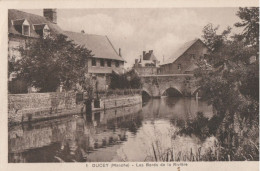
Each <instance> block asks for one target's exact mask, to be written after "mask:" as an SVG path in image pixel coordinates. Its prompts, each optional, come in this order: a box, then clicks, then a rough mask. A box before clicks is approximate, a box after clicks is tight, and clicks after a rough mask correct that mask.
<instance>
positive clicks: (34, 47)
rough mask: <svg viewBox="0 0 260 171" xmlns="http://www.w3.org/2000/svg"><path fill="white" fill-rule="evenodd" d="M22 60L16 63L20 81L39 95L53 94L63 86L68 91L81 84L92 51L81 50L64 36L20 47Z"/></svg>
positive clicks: (81, 48) (40, 40) (29, 42)
mask: <svg viewBox="0 0 260 171" xmlns="http://www.w3.org/2000/svg"><path fill="white" fill-rule="evenodd" d="M18 50H19V52H20V54H21V59H20V60H18V61H17V62H16V63H15V67H14V68H15V69H14V70H15V71H16V72H17V77H18V78H22V79H23V80H26V82H27V84H28V86H33V87H36V88H38V89H39V91H40V92H52V91H56V89H57V88H58V87H59V86H60V85H63V87H64V89H65V90H70V89H72V88H73V87H75V85H76V83H79V84H82V83H83V82H84V79H85V75H84V74H85V72H86V71H87V65H86V61H87V58H89V57H91V56H92V55H91V51H89V50H88V49H86V48H84V47H82V46H78V45H76V44H75V43H73V41H72V40H69V39H68V38H67V37H66V36H65V35H62V34H60V35H57V36H56V37H47V38H40V39H37V40H34V41H28V42H27V43H26V45H25V48H24V47H19V49H18Z"/></svg>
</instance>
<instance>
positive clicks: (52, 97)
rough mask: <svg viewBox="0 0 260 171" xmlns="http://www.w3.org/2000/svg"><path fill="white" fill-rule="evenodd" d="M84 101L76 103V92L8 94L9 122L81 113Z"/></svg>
mask: <svg viewBox="0 0 260 171" xmlns="http://www.w3.org/2000/svg"><path fill="white" fill-rule="evenodd" d="M82 107H83V103H79V104H78V105H76V94H75V93H74V92H66V93H65V92H62V93H56V92H53V93H31V94H9V95H8V121H9V123H17V122H27V121H35V120H40V119H45V118H52V117H58V116H61V115H66V114H72V113H80V112H81V109H82Z"/></svg>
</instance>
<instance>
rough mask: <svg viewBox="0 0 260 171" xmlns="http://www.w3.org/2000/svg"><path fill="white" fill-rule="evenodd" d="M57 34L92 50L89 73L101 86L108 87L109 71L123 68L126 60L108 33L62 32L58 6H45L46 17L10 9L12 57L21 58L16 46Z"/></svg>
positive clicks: (9, 27) (9, 22)
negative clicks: (59, 24)
mask: <svg viewBox="0 0 260 171" xmlns="http://www.w3.org/2000/svg"><path fill="white" fill-rule="evenodd" d="M57 34H64V35H66V36H67V37H68V38H69V39H71V40H73V41H74V42H75V43H76V44H78V45H81V46H84V47H86V48H87V49H88V50H91V51H92V54H93V57H92V58H91V59H88V60H87V66H88V67H87V70H86V73H88V74H89V75H90V76H91V77H92V78H94V79H95V80H97V82H98V89H102V90H103V89H106V87H107V85H108V83H109V74H111V73H112V72H113V71H114V72H116V73H122V72H123V71H124V69H123V67H124V62H125V60H124V59H123V58H122V56H121V49H119V52H117V51H116V50H115V48H114V46H113V45H112V43H111V41H110V40H109V39H108V37H107V36H101V35H93V34H85V33H83V32H82V33H76V32H70V31H63V30H62V29H61V28H60V27H59V26H58V25H57V10H56V9H44V10H43V16H39V15H35V14H30V13H26V12H22V11H19V10H15V9H10V10H9V11H8V51H9V52H8V55H9V59H12V60H17V59H19V58H20V57H21V56H20V54H19V52H18V51H17V50H15V48H17V47H19V46H21V45H22V46H24V45H25V43H26V41H31V40H34V39H37V38H40V37H46V36H48V35H57ZM15 77H16V76H15V73H12V74H11V76H10V78H9V81H11V80H12V79H13V78H15ZM9 83H10V82H9Z"/></svg>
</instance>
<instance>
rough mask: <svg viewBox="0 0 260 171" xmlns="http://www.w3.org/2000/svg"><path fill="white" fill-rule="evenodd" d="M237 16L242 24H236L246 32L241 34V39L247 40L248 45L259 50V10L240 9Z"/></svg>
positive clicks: (255, 8)
mask: <svg viewBox="0 0 260 171" xmlns="http://www.w3.org/2000/svg"><path fill="white" fill-rule="evenodd" d="M237 16H238V17H239V18H240V19H241V20H242V22H237V23H235V26H236V27H243V28H244V30H243V32H242V34H240V38H242V39H244V40H245V43H246V44H247V45H252V46H255V47H256V48H258V46H259V8H258V7H252V8H247V7H246V8H241V7H240V8H239V11H238V12H237Z"/></svg>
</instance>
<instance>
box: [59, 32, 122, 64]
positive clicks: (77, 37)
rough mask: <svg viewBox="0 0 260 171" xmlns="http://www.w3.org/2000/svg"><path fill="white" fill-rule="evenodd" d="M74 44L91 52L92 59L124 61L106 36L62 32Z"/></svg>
mask: <svg viewBox="0 0 260 171" xmlns="http://www.w3.org/2000/svg"><path fill="white" fill-rule="evenodd" d="M64 34H65V35H67V36H68V38H69V39H71V40H73V41H74V42H75V43H76V44H78V45H81V46H84V47H86V48H87V49H88V50H91V51H92V54H93V55H94V56H93V57H95V58H104V59H113V60H119V61H125V60H124V59H123V58H122V57H120V56H119V55H118V53H117V51H116V50H115V48H114V47H113V45H112V43H111V42H110V40H109V39H108V37H107V36H101V35H94V34H85V33H76V32H71V31H64Z"/></svg>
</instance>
